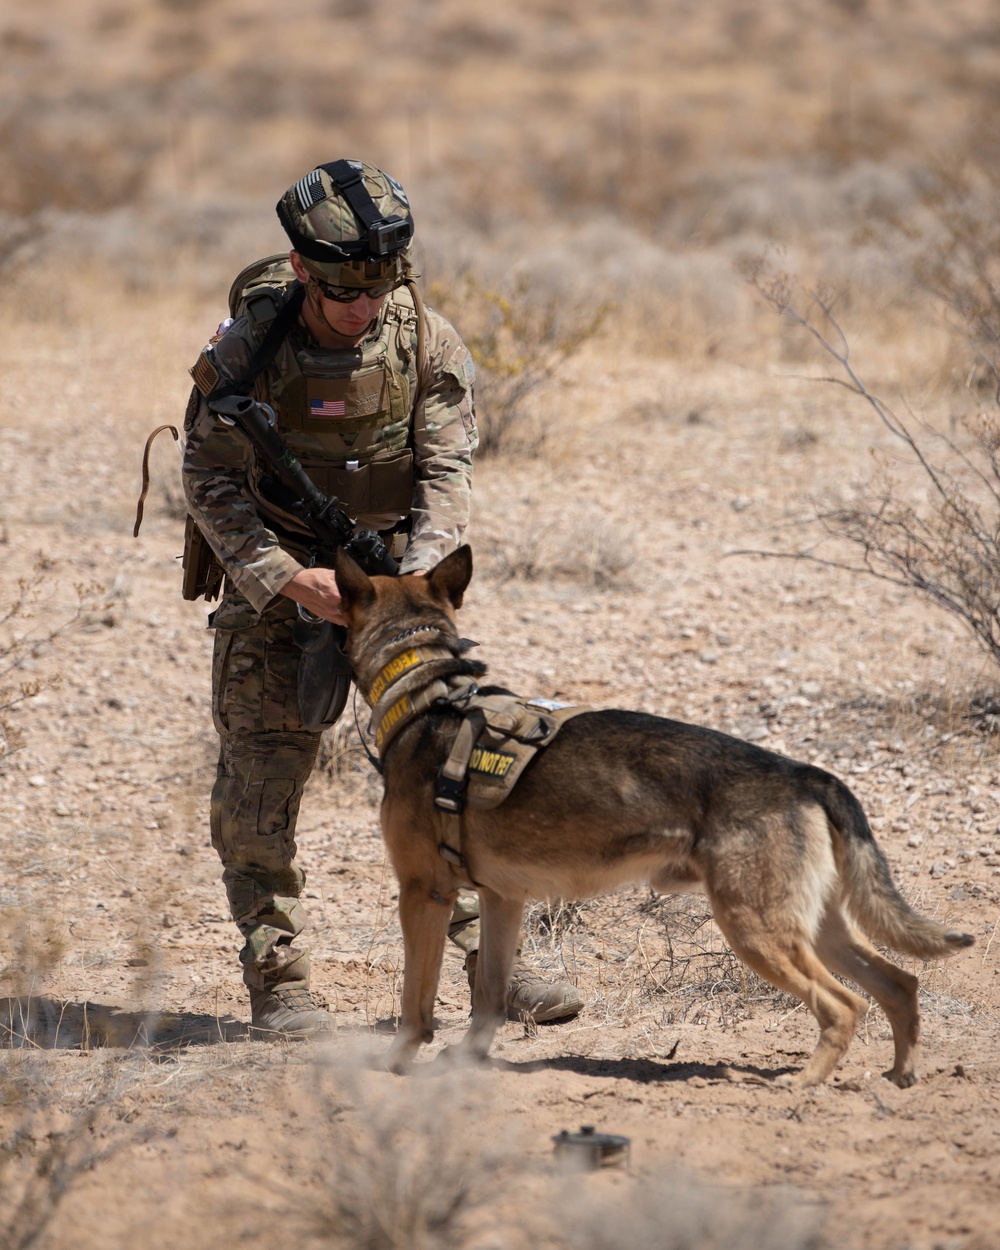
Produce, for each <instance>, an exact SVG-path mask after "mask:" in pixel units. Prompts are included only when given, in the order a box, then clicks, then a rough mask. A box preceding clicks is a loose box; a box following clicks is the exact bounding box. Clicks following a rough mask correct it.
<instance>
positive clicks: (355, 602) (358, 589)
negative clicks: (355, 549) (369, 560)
mask: <svg viewBox="0 0 1000 1250" xmlns="http://www.w3.org/2000/svg"><path fill="white" fill-rule="evenodd" d="M333 568H334V572H335V573H336V575H337V589H338V590H339V591H340V598H341V600H342V602H343V606H344V609H345V610H346V609H350V608H354V607H365V606H366V605H367V604H369V603H371V602H372V601H373V600H374V598H375V587H374V586H373V585H372V580H371V578H370V577H369V576H368V574H367V573H366V572H365V571H364V569H362V568H361V566H360V565H359V564H358V563H357V562H356V561H355V560H354V559H352V557H351V556H349V555H348V554H347V552H346V551H345V550H344V549H343V547H338V548H337V551H336V554H335V556H334V561H333Z"/></svg>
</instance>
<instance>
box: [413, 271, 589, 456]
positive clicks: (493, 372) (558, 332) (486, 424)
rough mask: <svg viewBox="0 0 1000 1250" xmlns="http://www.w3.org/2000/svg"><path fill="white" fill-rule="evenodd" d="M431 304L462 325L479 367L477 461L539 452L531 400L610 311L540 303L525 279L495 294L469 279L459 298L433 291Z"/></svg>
mask: <svg viewBox="0 0 1000 1250" xmlns="http://www.w3.org/2000/svg"><path fill="white" fill-rule="evenodd" d="M429 301H430V303H431V304H433V305H434V306H435V307H436V308H439V309H440V310H441V312H442V313H443V314H444V315H445V316H447V317H448V318H449V319H451V320H454V321H455V322H456V323H457V324H458V326H459V327H460V329H461V332H462V336H463V338H464V339H465V342H466V345H467V346H468V348H469V351H470V352H471V353H472V356H473V359H474V360H475V362H476V375H477V381H476V400H477V420H478V424H479V455H481V456H493V455H498V454H501V453H507V454H509V453H511V452H522V453H523V452H532V451H537V450H538V448H539V447H540V446H541V445H542V442H543V441H544V433H543V432H542V431H541V430H540V429H539V428H538V427H537V426H536V425H535V424H534V422H533V419H532V418H533V413H532V410H531V406H530V403H529V401H530V400H532V399H534V398H535V397H536V396H537V395H538V393H539V392H541V391H543V390H544V389H545V388H546V387H547V386H549V385H550V384H551V383H552V382H553V381H554V380H555V378H556V377H557V375H558V373H559V371H560V369H561V368H562V367H563V365H565V364H566V362H567V361H568V360H570V359H571V358H572V357H573V356H575V355H576V354H577V352H579V351H580V349H581V348H582V347H583V345H584V344H585V343H587V342H588V341H590V340H591V339H593V338H594V337H595V336H596V335H597V334H598V332H599V330H600V327H601V324H602V322H603V321H604V319H605V317H606V316H607V315H608V312H609V311H610V307H609V306H608V305H598V306H596V307H587V306H585V305H582V304H580V303H573V304H565V303H564V302H563V301H561V300H558V299H555V298H540V297H539V296H538V294H537V293H536V292H533V291H532V288H531V284H530V282H529V281H528V280H527V279H525V278H521V279H518V280H517V281H515V282H514V283H513V285H512V287H511V289H510V290H509V291H500V290H495V289H490V288H488V287H485V286H483V285H482V283H481V282H480V281H479V280H478V279H477V278H476V277H474V276H473V275H472V274H466V275H465V278H464V280H463V282H462V284H461V286H460V288H459V290H458V292H457V293H456V292H455V291H454V290H451V291H449V290H447V289H446V288H444V287H443V286H440V285H438V286H434V287H432V288H431V290H430V292H429Z"/></svg>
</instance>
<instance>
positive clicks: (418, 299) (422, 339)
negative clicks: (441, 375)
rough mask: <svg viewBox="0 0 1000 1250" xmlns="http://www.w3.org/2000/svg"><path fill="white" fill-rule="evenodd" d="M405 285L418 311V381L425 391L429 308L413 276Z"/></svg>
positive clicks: (426, 385)
mask: <svg viewBox="0 0 1000 1250" xmlns="http://www.w3.org/2000/svg"><path fill="white" fill-rule="evenodd" d="M404 286H405V287H406V288H407V290H408V291H409V292H410V295H411V296H412V297H413V307H414V309H415V310H416V313H417V383H418V385H419V386H420V389H421V390H422V391H424V390H426V389H427V387H428V385H429V380H428V375H429V372H430V371H429V368H428V360H427V308H426V307H425V305H424V297H423V296H422V295H421V294H420V290H419V288H418V287H417V284H416V282H414V281H413V279H412V278H407V279H406V280H405V282H404Z"/></svg>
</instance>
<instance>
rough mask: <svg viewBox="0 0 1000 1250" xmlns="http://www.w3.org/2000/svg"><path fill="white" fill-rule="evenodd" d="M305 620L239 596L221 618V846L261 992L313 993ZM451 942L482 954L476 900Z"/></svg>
mask: <svg viewBox="0 0 1000 1250" xmlns="http://www.w3.org/2000/svg"><path fill="white" fill-rule="evenodd" d="M295 619H296V607H295V604H293V603H292V602H291V601H290V600H286V599H279V600H278V601H277V602H276V603H275V604H273V605H272V606H271V607H270V608H268V610H267V611H266V612H264V613H257V612H255V611H254V609H253V608H252V607H251V606H250V604H249V603H248V602H247V601H246V600H245V599H244V598H243V597H242V595H239V594H238V593H236V592H235V591H232V590H231V589H227V593H226V594H225V595H224V597H223V599H222V602H221V603H220V605H219V608H218V610H217V611H216V612H215V613H214V615H213V617H212V628H213V629H214V630H215V653H214V657H213V664H212V702H213V717H214V721H215V727H216V729H217V731H218V733H219V739H220V750H219V765H218V771H217V774H216V780H215V785H214V786H213V788H212V814H211V827H212V845H213V846H214V847H215V849H216V851H217V852H218V854H219V857H220V859H221V860H222V864H223V873H222V880H223V884H224V885H225V888H226V893H227V895H228V897H229V907H230V911H231V913H232V917H233V919H234V920H235V921H236V924H237V926H238V928H239V930H240V932H241V934H242V935H243V939H244V943H245V944H244V947H243V949H242V951H241V952H240V962H241V963H242V964H243V980H244V982H245V983H246V984H247V985H248V986H249V987H250V988H251V989H268V988H270V987H272V986H274V985H277V984H279V983H281V982H286V983H287V982H300V983H302V984H305V985H308V983H309V953H308V951H307V950H306V949H305V948H304V947H303V946H302V945H301V944H300V943H298V942H297V941H296V939H297V938H298V937H299V935H300V934H301V933H302V930H303V929H304V928H305V925H306V914H305V908H304V907H303V906H302V903H301V902H300V895H301V893H302V888H303V886H304V884H305V873H304V872H303V871H302V869H301V868H299V867H298V866H297V865H296V863H295V852H296V847H295V822H296V820H297V818H298V813H299V804H300V802H301V800H302V792H303V790H304V788H305V784H306V782H307V781H308V779H309V775H310V774H311V772H312V770H313V766H314V764H315V762H316V753H317V751H318V749H319V742H320V738H321V736H322V735H321V734H319V733H312V732H311V731H309V730H307V729H304V728H303V726H302V723H301V721H300V720H299V713H298V698H297V688H296V687H297V679H298V666H299V655H300V654H301V653H300V651H299V648H298V647H297V646H296V645H295V642H294V641H293V639H292V632H291V631H292V625H293V624H294V622H295ZM449 935H450V936H451V937H452V940H453V941H455V942H456V944H457V945H458V946H460V947H461V948H462V950H464V951H466V952H468V951H470V950H475V949H476V948H477V947H478V945H479V902H478V899H477V897H476V895H475V894H474V893H470V892H463V893H462V894H460V895H459V899H458V902H457V903H456V906H455V910H454V913H453V916H452V924H451V927H450V929H449Z"/></svg>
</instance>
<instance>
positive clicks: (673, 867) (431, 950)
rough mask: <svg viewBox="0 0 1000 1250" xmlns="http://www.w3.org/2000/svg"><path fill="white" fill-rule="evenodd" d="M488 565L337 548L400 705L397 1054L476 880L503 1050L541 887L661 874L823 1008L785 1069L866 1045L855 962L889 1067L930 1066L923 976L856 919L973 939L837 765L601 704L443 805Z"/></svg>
mask: <svg viewBox="0 0 1000 1250" xmlns="http://www.w3.org/2000/svg"><path fill="white" fill-rule="evenodd" d="M471 576H472V555H471V552H470V550H469V548H468V547H460V548H459V549H458V550H457V551H455V552H453V553H452V554H451V555H449V556H446V557H445V558H444V559H443V560H442V561H441V562H440V563H439V564H438V565H436V566H435V568H433V569H432V570H431V571H430V572H429V573H428V574H427V575H426V576H422V577H420V576H410V577H400V578H386V577H374V578H369V577H368V576H367V575H366V574H364V573H363V572H362V571H361V570H360V569H359V568H358V567H357V565H356V564H354V563H353V562H352V561H351V560H350V558H349V557H341V558H338V562H337V581H338V585H339V588H340V591H341V594H342V596H343V607H342V611H343V613H344V616H345V618H346V619H347V621H348V624H349V634H348V654H349V657H350V661H351V664H352V666H353V669H354V674H355V680H356V682H357V684H358V687H359V688H360V690H361V692H362V694H364V695H365V696H366V698H368V700H369V702H371V703H372V704H375V705H376V711H377V712H378V709H379V708H380V707H384V698H383V699H382V702H381V703H380V702H379V700H380V697H382V696H384V694H385V689H386V685H387V683H390V684H391V685H392V694H391V697H392V700H393V705H392V709H391V715H390V716H386V715H382V716H381V718H380V731H379V732H380V734H382V735H383V737H384V739H385V740H386V741H385V742H384V743H383V745H384V756H383V761H382V762H383V769H384V781H385V793H384V798H383V802H382V832H383V836H384V838H385V842H386V846H387V848H388V852H389V855H390V858H391V860H392V863H393V867H394V869H395V871H396V875H397V877H398V879H399V914H400V923H401V925H402V930H403V942H404V951H405V963H404V978H403V1001H402V1022H401V1029H400V1034H399V1036H398V1038H397V1040H396V1042H395V1044H394V1046H393V1048H392V1050H391V1051H390V1052H389V1062H390V1065H391V1066H393V1067H394V1068H395V1069H396V1070H401V1069H402V1068H403V1067H405V1066H406V1064H407V1063H408V1062H409V1060H410V1059H411V1058H412V1056H413V1055H414V1054H415V1052H416V1051H417V1049H418V1047H419V1046H420V1044H421V1043H422V1042H427V1041H430V1040H431V1038H432V1036H433V1007H434V999H435V995H436V992H437V985H438V977H439V975H440V970H441V961H442V954H443V950H444V945H445V939H446V936H447V931H448V922H449V918H450V916H451V909H452V903H453V901H454V898H455V893H456V890H457V889H458V888H459V887H460V886H462V885H468V884H469V883H472V884H474V885H475V887H476V888H477V889H478V891H479V899H480V909H481V913H480V914H481V918H482V937H481V945H480V951H479V964H478V971H477V976H476V985H475V993H474V997H473V1011H472V1022H471V1025H470V1028H469V1030H468V1032H467V1034H466V1036H465V1038H464V1039H463V1041H462V1043H461V1047H460V1049H461V1050H464V1051H467V1052H469V1053H471V1054H472V1055H475V1056H485V1055H486V1053H487V1052H488V1050H489V1046H490V1043H491V1042H492V1040H493V1036H494V1034H495V1031H496V1029H497V1026H498V1024H499V1023H500V1021H502V1020H503V1019H504V1018H505V991H506V986H507V983H508V979H509V977H510V973H511V968H512V964H513V960H514V956H515V953H516V947H517V943H518V938H519V934H520V928H521V923H522V917H523V911H524V906H525V903H526V902H527V901H528V900H529V899H540V898H561V899H579V898H586V897H592V896H594V895H596V894H599V893H603V892H605V891H608V890H611V889H613V888H614V887H615V886H618V885H622V884H624V883H627V882H638V881H645V882H648V883H649V884H650V885H651V886H652V887H653V888H654V889H656V890H658V891H660V892H663V893H671V892H676V891H681V890H691V889H701V890H704V891H705V893H706V894H707V896H708V898H709V901H710V903H711V907H712V912H713V915H714V917H715V920H716V922H717V923H718V925H719V928H720V929H721V930H722V933H723V934H724V935H725V938H726V940H727V941H728V942H729V944H730V946H731V947H732V949H733V951H734V952H735V953H736V954H737V955H738V956H739V957H740V958H741V959H742V960H743V961H744V962H745V963H746V964H748V965H749V966H750V967H751V968H753V969H754V971H756V972H758V973H759V974H760V975H761V976H763V977H765V978H766V979H767V980H768V981H770V982H771V984H772V985H775V986H777V987H778V988H779V989H782V990H785V991H787V992H789V993H791V994H794V995H796V996H797V997H798V998H800V999H801V1000H802V1001H803V1002H804V1003H805V1004H806V1006H807V1007H808V1008H809V1010H810V1011H811V1012H812V1013H813V1015H814V1016H815V1017H816V1019H817V1021H818V1023H819V1027H820V1039H819V1044H818V1046H817V1048H816V1050H815V1052H814V1054H813V1055H812V1056H811V1058H810V1059H809V1061H808V1063H807V1064H806V1065H805V1067H804V1068H802V1070H801V1071H799V1072H797V1073H796V1074H794V1075H792V1076H790V1077H781V1078H779V1079H781V1080H782V1081H785V1082H787V1083H790V1084H793V1085H796V1086H809V1085H815V1084H817V1083H819V1082H821V1081H824V1080H825V1079H826V1078H827V1077H828V1076H829V1075H830V1074H831V1072H833V1070H834V1068H835V1067H836V1066H837V1064H838V1062H839V1061H840V1059H841V1058H842V1057H843V1055H844V1053H845V1052H846V1050H847V1048H848V1045H849V1044H850V1041H851V1038H852V1037H853V1036H854V1033H855V1030H856V1028H857V1026H858V1023H859V1021H860V1020H861V1019H862V1018H863V1017H864V1015H865V1013H866V1011H867V1009H868V1004H867V1003H866V1002H865V1001H864V999H862V998H861V997H859V996H858V995H857V994H855V993H854V992H853V991H852V990H850V989H848V988H847V987H846V986H845V985H843V984H842V983H841V982H840V981H839V980H838V979H837V977H836V976H834V975H833V974H835V973H836V974H838V975H839V976H842V977H846V978H848V979H849V980H851V981H853V982H855V983H856V984H857V985H859V986H860V987H861V988H862V989H863V990H865V991H867V992H868V993H869V994H870V995H871V996H872V997H873V998H874V999H875V1000H876V1001H877V1002H878V1003H880V1004H881V1006H882V1008H883V1009H884V1011H885V1013H886V1015H887V1016H888V1019H889V1023H890V1024H891V1026H892V1033H893V1039H894V1043H895V1061H894V1063H893V1066H892V1069H891V1071H889V1072H888V1073H887V1074H886V1075H887V1076H888V1077H889V1079H890V1080H892V1081H894V1082H895V1083H896V1084H897V1085H899V1086H902V1087H906V1086H908V1085H911V1084H912V1083H913V1082H914V1081H915V1080H916V1079H917V1074H916V1069H915V1060H916V1055H917V1044H918V1037H919V1031H920V1015H919V1008H918V1003H917V978H916V977H915V976H913V975H912V974H911V973H909V972H905V971H903V970H902V969H900V968H897V967H896V966H895V964H893V963H891V962H890V961H889V960H888V959H886V958H885V957H884V956H883V955H881V954H880V953H879V952H878V951H876V950H875V949H874V947H873V946H872V945H871V944H870V943H869V942H868V941H866V940H865V939H864V938H863V937H862V936H861V935H860V933H859V932H858V930H857V929H856V928H855V927H854V922H855V921H856V922H857V924H858V925H860V926H861V928H863V929H864V930H865V932H866V933H867V934H868V935H869V936H870V937H871V938H873V939H874V940H876V941H878V942H880V943H882V944H883V945H885V946H888V947H891V948H892V949H894V950H896V951H900V952H903V953H905V954H907V955H911V956H914V957H916V958H919V959H936V958H939V957H941V956H944V955H951V954H953V953H954V952H956V951H957V950H959V949H961V948H962V947H967V946H971V945H972V943H973V940H974V939H973V938H972V937H971V936H969V935H968V934H965V933H959V932H956V931H954V930H951V929H947V928H946V927H945V926H944V925H941V924H938V923H937V922H936V921H934V920H930V919H928V918H926V917H924V916H922V915H920V914H918V913H917V912H915V911H914V910H913V909H912V908H911V907H910V906H909V905H908V904H907V903H906V902H905V901H904V899H903V898H902V897H901V896H900V894H899V892H898V890H897V889H896V886H895V885H894V883H893V880H892V876H891V874H890V871H889V867H888V865H887V863H886V860H885V857H884V855H883V853H882V851H881V850H880V848H879V846H878V845H877V843H876V842H875V839H874V836H873V835H872V831H871V828H870V826H869V824H868V821H867V819H866V818H865V814H864V812H863V811H862V808H861V805H860V803H859V802H858V800H857V798H855V796H854V795H853V794H852V793H851V791H850V790H849V789H848V788H847V786H845V785H844V784H843V783H842V782H841V781H839V780H838V779H837V778H836V777H834V776H832V775H831V774H830V773H827V772H824V771H823V770H822V769H820V768H815V767H813V766H812V765H810V764H803V763H799V762H797V761H795V760H791V759H788V758H786V757H784V756H781V755H776V754H774V753H773V752H771V751H766V750H763V749H762V748H760V747H757V746H754V745H752V744H750V743H748V742H743V741H741V740H740V739H738V738H732V737H729V736H727V735H726V734H723V733H719V732H717V731H715V730H712V729H707V728H703V727H700V726H698V725H687V724H682V723H681V722H679V721H674V720H667V719H664V718H661V717H658V716H651V715H647V714H645V713H640V712H629V711H610V710H609V711H586V712H583V713H581V714H579V715H577V716H575V717H574V718H573V719H571V720H568V721H567V722H566V723H565V724H564V725H563V726H562V728H561V730H560V731H559V732H558V734H557V735H556V736H555V737H554V739H553V740H552V742H551V745H549V746H547V747H545V748H544V749H542V750H541V751H540V752H539V753H538V754H537V755H536V756H535V757H534V759H533V760H531V762H530V763H529V764H528V766H527V767H526V768H525V769H524V772H523V775H522V777H521V778H520V780H519V781H518V783H517V785H516V786H515V788H514V790H513V792H512V793H511V794H510V796H509V797H508V798H507V799H506V800H505V801H504V802H503V803H502V804H501V805H500V806H498V807H495V808H493V809H492V810H472V809H470V808H468V807H466V809H465V810H464V811H463V812H462V814H461V815H460V816H455V815H452V814H449V813H447V812H446V811H442V810H441V809H440V808H439V807H438V806H436V805H435V795H436V794H439V789H438V775H439V773H440V771H441V769H442V766H443V764H444V763H445V761H446V760H448V758H449V755H450V754H451V752H452V748H453V746H454V744H455V741H456V737H457V735H458V733H459V730H460V726H461V724H462V719H463V713H462V699H461V697H456V698H454V699H453V698H451V697H450V695H449V692H450V691H452V689H454V690H455V691H456V692H458V694H459V695H460V694H461V691H462V690H463V689H464V690H467V689H468V687H469V685H470V683H471V680H473V679H475V678H478V677H480V676H481V675H482V673H483V672H484V671H485V669H484V666H483V665H482V664H479V663H477V662H475V661H473V660H470V659H469V658H468V656H467V654H466V651H467V649H468V644H466V643H464V642H463V640H462V639H461V638H460V637H459V635H458V632H457V629H456V626H455V612H456V609H458V608H459V607H460V606H461V603H462V597H463V594H464V592H465V590H466V588H467V586H468V584H469V581H470V578H471ZM373 686H374V687H375V689H374V690H373ZM400 709H403V710H405V712H406V714H405V715H402V713H401V712H400ZM393 718H395V719H396V720H397V721H399V724H398V725H395V726H393V725H391V724H389V722H391V721H392V720H393ZM390 731H391V732H390ZM456 838H457V842H456Z"/></svg>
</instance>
